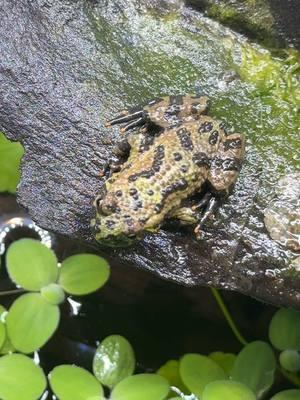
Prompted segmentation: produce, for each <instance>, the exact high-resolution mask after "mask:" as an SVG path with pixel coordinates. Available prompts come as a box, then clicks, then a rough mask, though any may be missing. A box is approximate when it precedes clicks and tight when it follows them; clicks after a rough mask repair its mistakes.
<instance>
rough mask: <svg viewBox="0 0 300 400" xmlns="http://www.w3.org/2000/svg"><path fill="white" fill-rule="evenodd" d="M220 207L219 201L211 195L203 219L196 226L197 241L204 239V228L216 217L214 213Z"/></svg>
mask: <svg viewBox="0 0 300 400" xmlns="http://www.w3.org/2000/svg"><path fill="white" fill-rule="evenodd" d="M217 207H218V200H217V198H216V197H215V196H213V195H212V194H211V196H210V198H209V200H208V202H207V205H206V208H205V210H204V212H203V213H202V215H201V218H200V219H199V220H198V224H197V226H196V228H195V229H194V232H195V235H196V238H197V239H202V237H203V232H202V226H203V225H204V224H205V222H206V221H207V220H208V219H210V218H212V217H213V215H214V212H215V211H216V209H217Z"/></svg>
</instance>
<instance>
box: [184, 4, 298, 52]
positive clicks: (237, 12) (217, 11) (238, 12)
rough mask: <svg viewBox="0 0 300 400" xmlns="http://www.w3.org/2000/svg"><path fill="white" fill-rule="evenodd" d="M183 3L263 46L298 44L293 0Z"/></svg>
mask: <svg viewBox="0 0 300 400" xmlns="http://www.w3.org/2000/svg"><path fill="white" fill-rule="evenodd" d="M186 3H187V4H189V5H190V6H191V7H194V8H196V9H198V10H201V11H203V12H205V13H206V15H207V16H209V17H211V18H214V19H216V20H218V21H220V22H221V23H223V24H224V25H227V26H229V27H231V28H232V29H234V30H237V31H238V32H241V33H244V34H246V35H247V36H249V37H251V38H253V39H254V40H256V41H259V42H260V43H263V44H265V45H267V46H272V47H284V46H286V45H293V46H295V47H296V48H298V49H299V48H300V28H299V17H300V11H299V3H298V1H297V0H289V1H285V0H242V1H241V0H230V1H226V0H187V2H186Z"/></svg>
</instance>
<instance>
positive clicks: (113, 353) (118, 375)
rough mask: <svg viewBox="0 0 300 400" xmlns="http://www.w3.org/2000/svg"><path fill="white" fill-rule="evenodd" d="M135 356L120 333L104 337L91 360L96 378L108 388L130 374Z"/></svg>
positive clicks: (132, 370) (133, 367)
mask: <svg viewBox="0 0 300 400" xmlns="http://www.w3.org/2000/svg"><path fill="white" fill-rule="evenodd" d="M134 369H135V356H134V352H133V349H132V347H131V344H130V343H129V342H128V340H127V339H125V338H124V337H123V336H120V335H111V336H108V337H106V338H105V339H104V340H103V341H102V343H101V344H100V346H99V347H98V349H97V351H96V353H95V356H94V361H93V371H94V375H95V376H96V378H97V379H98V380H99V381H100V382H101V383H102V384H103V385H105V386H108V387H109V388H110V389H111V388H112V387H113V386H115V385H116V384H117V383H119V382H120V381H121V380H122V379H124V378H127V377H128V376H130V375H132V374H133V372H134Z"/></svg>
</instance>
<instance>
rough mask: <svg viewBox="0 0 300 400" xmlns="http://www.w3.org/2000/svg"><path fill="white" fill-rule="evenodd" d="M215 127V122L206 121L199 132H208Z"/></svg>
mask: <svg viewBox="0 0 300 400" xmlns="http://www.w3.org/2000/svg"><path fill="white" fill-rule="evenodd" d="M212 129H213V124H212V123H211V122H208V121H205V122H203V123H202V124H201V125H200V126H199V129H198V132H199V133H207V132H210V131H211V130H212Z"/></svg>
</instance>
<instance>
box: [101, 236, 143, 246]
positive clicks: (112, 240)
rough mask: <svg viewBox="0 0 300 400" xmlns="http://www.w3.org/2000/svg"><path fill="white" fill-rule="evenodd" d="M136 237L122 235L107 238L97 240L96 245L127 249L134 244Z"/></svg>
mask: <svg viewBox="0 0 300 400" xmlns="http://www.w3.org/2000/svg"><path fill="white" fill-rule="evenodd" d="M136 240H137V237H136V236H126V235H124V234H121V235H118V236H113V235H110V236H107V237H106V238H103V239H98V240H97V241H98V243H99V244H100V245H102V246H105V247H128V246H132V245H133V244H134V243H136Z"/></svg>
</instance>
